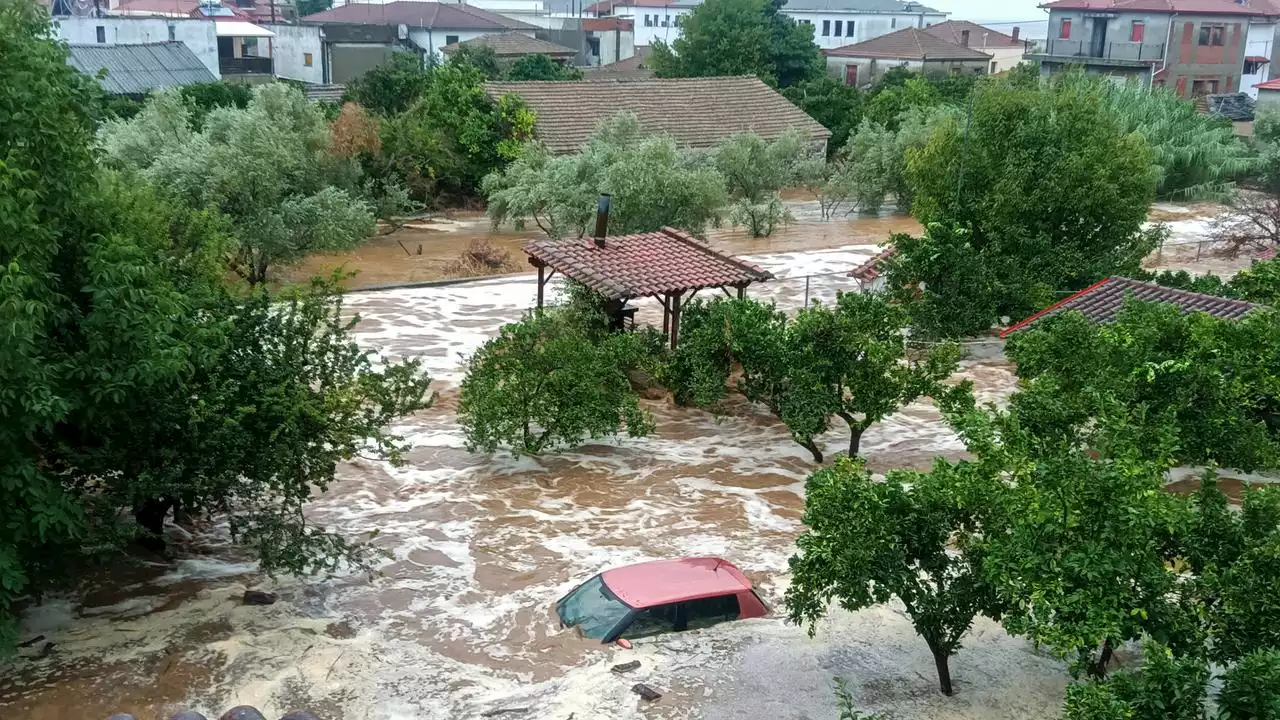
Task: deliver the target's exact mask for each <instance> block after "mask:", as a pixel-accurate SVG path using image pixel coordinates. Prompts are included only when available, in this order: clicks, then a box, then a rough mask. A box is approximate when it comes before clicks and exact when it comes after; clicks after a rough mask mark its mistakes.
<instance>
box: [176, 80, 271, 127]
mask: <svg viewBox="0 0 1280 720" xmlns="http://www.w3.org/2000/svg"><path fill="white" fill-rule="evenodd" d="M178 93H179V94H180V95H181V97H182V102H183V103H185V104H186V106H187V109H188V110H190V111H191V124H192V125H193V126H194V127H195V129H196V130H199V129H200V128H201V127H203V126H204V119H205V118H206V117H208V116H209V113H210V112H213V110H214V109H216V108H220V107H232V108H240V109H244V108H247V107H249V102H250V101H251V100H253V86H252V85H247V84H245V83H237V82H226V81H225V80H220V81H218V82H211V83H196V84H194V85H183V86H182V87H180V88H178Z"/></svg>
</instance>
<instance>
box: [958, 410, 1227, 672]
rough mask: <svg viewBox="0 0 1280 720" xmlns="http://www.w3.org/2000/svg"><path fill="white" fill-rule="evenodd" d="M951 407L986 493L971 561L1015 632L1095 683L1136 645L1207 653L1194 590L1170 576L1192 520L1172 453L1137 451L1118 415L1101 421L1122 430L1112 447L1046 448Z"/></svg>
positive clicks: (994, 414) (998, 419)
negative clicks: (1169, 488) (1174, 489)
mask: <svg viewBox="0 0 1280 720" xmlns="http://www.w3.org/2000/svg"><path fill="white" fill-rule="evenodd" d="M952 398H953V399H955V402H953V403H950V404H946V407H945V413H946V414H947V417H948V420H949V421H950V422H951V424H952V426H953V427H954V428H955V429H956V431H957V433H958V434H959V435H960V437H961V439H962V440H963V441H964V442H965V445H966V447H967V448H968V450H969V452H970V453H972V454H973V455H974V456H975V458H977V460H976V464H977V467H978V468H980V472H978V473H977V477H978V478H980V479H985V481H986V488H987V490H986V492H985V493H983V494H981V495H979V497H981V498H982V499H981V504H980V507H981V511H980V518H979V519H980V522H981V527H982V528H983V531H982V532H981V533H975V534H973V535H972V536H970V537H969V538H967V539H966V545H965V552H971V551H978V552H980V553H981V557H982V565H983V570H984V572H985V573H986V578H987V580H988V582H989V583H990V584H991V585H992V586H993V587H994V589H995V592H996V596H997V599H998V603H999V605H1000V606H1001V607H1002V608H1004V613H1003V616H1002V619H1001V621H1002V623H1003V624H1004V627H1005V629H1007V630H1008V631H1009V632H1010V634H1013V635H1023V636H1026V637H1027V638H1028V639H1030V640H1032V641H1033V642H1035V643H1038V644H1043V645H1046V646H1048V647H1050V648H1052V649H1053V650H1054V651H1055V652H1056V653H1057V654H1059V655H1060V656H1062V657H1064V658H1073V659H1074V660H1075V662H1074V663H1073V668H1072V669H1073V672H1075V671H1078V670H1080V669H1087V670H1088V671H1089V673H1090V674H1092V675H1094V676H1095V677H1101V676H1102V675H1104V674H1105V672H1106V669H1107V667H1108V664H1109V662H1110V659H1111V655H1112V651H1113V649H1114V648H1116V647H1118V646H1119V645H1120V644H1121V643H1124V642H1127V641H1132V640H1140V639H1143V638H1146V637H1151V638H1154V639H1156V640H1159V641H1161V642H1163V643H1165V644H1168V645H1170V646H1171V647H1174V648H1176V649H1179V650H1186V649H1191V648H1195V647H1197V646H1198V647H1199V648H1200V654H1203V642H1204V639H1203V634H1202V633H1201V632H1200V631H1199V627H1198V625H1197V624H1196V623H1195V622H1194V620H1193V619H1192V618H1191V617H1189V614H1188V609H1189V608H1190V607H1191V606H1190V605H1188V604H1187V603H1186V602H1185V600H1186V595H1185V594H1184V593H1185V592H1187V591H1188V590H1189V589H1188V588H1185V587H1183V586H1182V585H1180V584H1179V581H1178V575H1177V573H1176V572H1174V570H1173V569H1172V568H1171V561H1172V560H1173V559H1174V557H1175V556H1176V546H1177V537H1178V533H1179V532H1180V531H1181V529H1182V528H1183V527H1185V523H1186V520H1187V513H1186V508H1185V504H1184V503H1183V502H1182V501H1181V499H1180V498H1178V497H1176V496H1174V495H1172V494H1170V493H1166V492H1164V491H1163V487H1164V473H1165V470H1166V469H1167V468H1169V467H1170V466H1171V465H1172V462H1171V460H1170V454H1169V449H1168V448H1167V447H1165V448H1163V449H1162V450H1156V451H1152V452H1150V453H1139V452H1136V451H1135V450H1134V447H1135V444H1134V443H1133V441H1132V439H1131V438H1130V437H1129V436H1130V435H1131V434H1132V428H1128V427H1124V425H1123V422H1122V421H1117V420H1114V419H1112V418H1104V419H1102V420H1099V424H1103V423H1107V424H1109V425H1110V426H1111V427H1112V429H1113V432H1112V433H1110V434H1108V435H1106V436H1105V439H1106V440H1107V441H1108V442H1106V443H1098V444H1094V445H1086V446H1082V445H1079V444H1074V443H1067V442H1061V441H1054V440H1052V439H1045V438H1044V437H1042V436H1039V435H1037V434H1036V433H1035V432H1034V431H1033V430H1032V429H1030V428H1028V427H1027V426H1025V425H1023V424H1022V423H1020V421H1019V420H1018V418H1017V417H1016V416H1015V415H1013V414H1007V413H1004V412H999V411H994V410H980V409H977V408H975V407H974V406H973V404H972V402H973V401H972V398H967V399H965V398H962V397H960V396H952ZM1103 438H1104V436H1103V435H1102V434H1099V439H1103Z"/></svg>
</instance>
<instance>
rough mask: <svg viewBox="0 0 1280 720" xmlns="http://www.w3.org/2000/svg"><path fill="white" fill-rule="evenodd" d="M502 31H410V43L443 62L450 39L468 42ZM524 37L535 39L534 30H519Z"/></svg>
mask: <svg viewBox="0 0 1280 720" xmlns="http://www.w3.org/2000/svg"><path fill="white" fill-rule="evenodd" d="M497 32H501V31H500V30H421V29H419V30H410V31H409V41H410V42H412V43H413V44H414V45H417V46H418V47H420V48H422V49H423V50H425V51H426V52H431V53H435V56H436V60H443V58H444V56H443V55H442V54H441V53H440V48H442V47H444V46H445V45H448V44H449V38H450V37H453V36H456V37H457V41H458V42H466V41H468V40H471V39H473V38H478V37H480V36H481V35H491V34H493V33H497ZM516 32H519V33H520V34H522V35H528V36H529V37H533V31H532V30H517V31H516Z"/></svg>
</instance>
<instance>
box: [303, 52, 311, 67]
mask: <svg viewBox="0 0 1280 720" xmlns="http://www.w3.org/2000/svg"><path fill="white" fill-rule="evenodd" d="M302 65H303V66H304V67H311V53H302Z"/></svg>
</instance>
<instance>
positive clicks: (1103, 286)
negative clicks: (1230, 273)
mask: <svg viewBox="0 0 1280 720" xmlns="http://www.w3.org/2000/svg"><path fill="white" fill-rule="evenodd" d="M1128 297H1133V298H1134V299H1136V300H1144V301H1146V302H1158V303H1168V304H1170V305H1176V306H1177V307H1178V308H1180V309H1181V310H1182V312H1184V313H1192V312H1203V313H1208V314H1210V315H1212V316H1214V317H1218V318H1223V319H1226V320H1238V319H1240V318H1241V317H1244V315H1245V314H1246V313H1248V312H1249V311H1250V310H1252V309H1254V308H1255V307H1258V306H1257V305H1254V304H1253V303H1251V302H1245V301H1244V300H1231V299H1229V298H1222V297H1218V296H1217V295H1206V294H1205V293H1197V292H1191V291H1189V290H1175V289H1174V288H1168V287H1164V286H1163V285H1156V284H1153V283H1145V282H1139V281H1137V280H1130V279H1129V278H1125V277H1109V278H1107V279H1105V280H1102V281H1099V282H1096V283H1094V284H1093V285H1090V286H1089V287H1087V288H1085V289H1083V290H1081V291H1080V292H1078V293H1076V294H1074V295H1072V296H1071V297H1068V298H1067V299H1065V300H1062V301H1060V302H1058V303H1055V304H1053V305H1050V306H1049V307H1047V308H1045V309H1044V310H1041V311H1040V312H1038V313H1036V314H1035V315H1032V316H1031V317H1029V318H1027V319H1026V320H1023V321H1022V322H1019V323H1015V324H1014V325H1012V326H1011V327H1009V328H1008V329H1006V330H1005V331H1004V332H1002V333H1000V337H1008V336H1009V335H1012V334H1013V333H1015V332H1018V331H1020V330H1025V329H1027V328H1028V327H1031V326H1032V325H1034V324H1035V323H1037V322H1039V321H1040V320H1042V319H1044V318H1046V317H1049V316H1051V315H1056V314H1058V313H1061V312H1066V311H1069V310H1078V311H1080V312H1081V313H1084V316H1085V317H1087V318H1089V319H1090V320H1092V321H1093V322H1096V323H1109V322H1114V321H1115V319H1116V314H1118V313H1119V312H1120V309H1121V308H1123V307H1124V301H1125V299H1126V298H1128Z"/></svg>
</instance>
